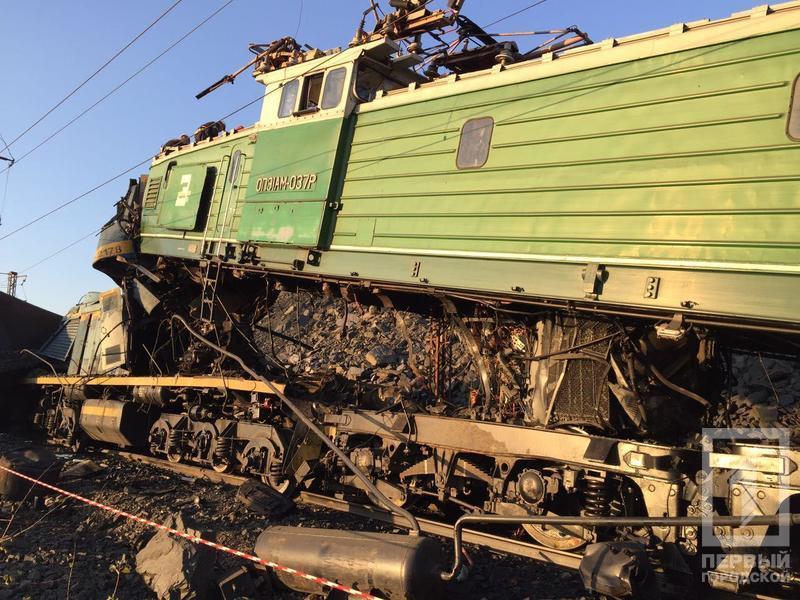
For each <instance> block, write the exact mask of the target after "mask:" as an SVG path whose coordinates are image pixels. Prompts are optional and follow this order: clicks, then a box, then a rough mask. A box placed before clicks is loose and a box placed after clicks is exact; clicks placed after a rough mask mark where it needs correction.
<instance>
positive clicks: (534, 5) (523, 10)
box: [484, 0, 547, 29]
mask: <svg viewBox="0 0 800 600" xmlns="http://www.w3.org/2000/svg"><path fill="white" fill-rule="evenodd" d="M545 2H547V0H538V2H533V3H531V4H529V5H528V6H526V7H525V8H520V9H519V10H517V11H514V12H513V13H511V14H510V15H506V16H505V17H501V18H499V19H497V20H496V21H492V22H491V23H489V24H488V25H486V26H485V27H484V29H488V28H489V27H491V26H492V25H497V24H498V23H502V22H503V21H507V20H508V19H510V18H511V17H516V16H517V15H521V14H522V13H524V12H526V11H529V10H530V9H532V8H536V7H537V6H539V5H540V4H544V3H545Z"/></svg>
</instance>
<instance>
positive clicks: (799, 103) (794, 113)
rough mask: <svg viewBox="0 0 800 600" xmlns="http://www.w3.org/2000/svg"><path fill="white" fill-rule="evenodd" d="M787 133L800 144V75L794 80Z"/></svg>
mask: <svg viewBox="0 0 800 600" xmlns="http://www.w3.org/2000/svg"><path fill="white" fill-rule="evenodd" d="M786 133H787V134H788V135H789V137H790V138H792V140H794V141H795V142H800V75H798V76H797V78H796V79H795V80H794V86H793V88H792V103H791V105H790V106H789V122H788V123H787V125H786Z"/></svg>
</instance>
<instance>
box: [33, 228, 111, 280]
mask: <svg viewBox="0 0 800 600" xmlns="http://www.w3.org/2000/svg"><path fill="white" fill-rule="evenodd" d="M99 233H100V229H98V228H95V229H92V231H90V232H89V233H87V234H86V235H85V236H83V237H82V238H80V239H77V240H75V241H74V242H72V243H70V244H67V245H66V246H64V247H63V248H61V249H59V250H56V251H55V252H53V253H52V254H48V255H47V256H45V257H44V258H43V259H41V260H39V261H37V262H35V263H33V264H32V265H31V266H29V267H25V268H24V269H22V271H20V273H24V274H27V273H28V272H29V271H32V270H33V269H35V268H36V267H38V266H39V265H41V264H42V263H45V262H47V261H48V260H50V259H51V258H55V257H56V256H58V255H59V254H61V253H62V252H66V251H67V250H69V249H70V248H72V247H73V246H77V245H78V244H80V243H81V242H82V241H84V240H87V239H89V238H90V237H92V236H95V235H98V234H99Z"/></svg>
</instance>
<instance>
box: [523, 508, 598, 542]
mask: <svg viewBox="0 0 800 600" xmlns="http://www.w3.org/2000/svg"><path fill="white" fill-rule="evenodd" d="M547 514H548V515H553V513H550V512H548V513H547ZM522 528H523V529H524V530H525V531H526V533H527V534H528V535H529V536H531V537H532V538H533V539H534V540H536V541H537V542H539V543H540V544H541V545H542V546H547V547H548V548H553V549H554V550H567V551H569V550H577V549H578V548H580V547H582V546H584V545H586V544H587V543H588V542H590V541H591V540H592V533H591V531H589V530H588V529H586V528H585V527H581V526H580V525H558V526H554V525H523V526H522Z"/></svg>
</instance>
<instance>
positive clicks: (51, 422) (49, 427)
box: [44, 410, 56, 434]
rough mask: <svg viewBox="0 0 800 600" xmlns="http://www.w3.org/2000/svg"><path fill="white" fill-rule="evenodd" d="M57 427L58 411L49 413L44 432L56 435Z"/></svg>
mask: <svg viewBox="0 0 800 600" xmlns="http://www.w3.org/2000/svg"><path fill="white" fill-rule="evenodd" d="M55 427H56V411H55V410H50V411H48V412H47V420H46V421H45V423H44V430H45V431H46V432H47V433H50V434H52V433H54V431H55Z"/></svg>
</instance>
